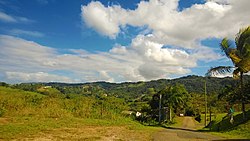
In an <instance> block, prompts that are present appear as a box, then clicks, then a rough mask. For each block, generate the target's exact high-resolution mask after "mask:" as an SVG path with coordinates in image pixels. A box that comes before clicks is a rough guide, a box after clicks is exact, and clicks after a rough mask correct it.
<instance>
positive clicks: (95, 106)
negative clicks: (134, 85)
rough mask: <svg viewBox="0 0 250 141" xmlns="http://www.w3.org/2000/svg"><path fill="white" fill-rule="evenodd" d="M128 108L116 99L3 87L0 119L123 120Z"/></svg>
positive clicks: (0, 88) (0, 89) (1, 89)
mask: <svg viewBox="0 0 250 141" xmlns="http://www.w3.org/2000/svg"><path fill="white" fill-rule="evenodd" d="M125 109H127V106H126V104H125V102H124V101H123V100H121V99H118V98H114V97H104V98H102V99H97V98H94V97H84V96H80V95H70V96H55V95H53V96H49V95H42V94H38V93H33V92H27V91H23V90H18V89H11V88H6V87H0V116H9V117H13V116H36V117H42V118H46V117H47V118H62V117H79V118H92V119H113V120H116V119H118V118H122V117H121V114H120V113H121V111H123V110H125Z"/></svg>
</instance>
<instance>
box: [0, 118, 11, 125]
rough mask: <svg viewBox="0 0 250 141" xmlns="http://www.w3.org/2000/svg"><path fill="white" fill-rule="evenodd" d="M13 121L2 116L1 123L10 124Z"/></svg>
mask: <svg viewBox="0 0 250 141" xmlns="http://www.w3.org/2000/svg"><path fill="white" fill-rule="evenodd" d="M10 121H11V119H9V118H0V125H5V124H8V123H9V122H10Z"/></svg>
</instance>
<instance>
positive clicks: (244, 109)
mask: <svg viewBox="0 0 250 141" xmlns="http://www.w3.org/2000/svg"><path fill="white" fill-rule="evenodd" d="M243 85H244V82H243V72H240V87H241V88H240V89H241V92H240V95H241V110H242V115H243V120H245V118H246V108H245V101H244V96H243V95H244V94H243Z"/></svg>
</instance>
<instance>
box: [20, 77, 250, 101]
mask: <svg viewBox="0 0 250 141" xmlns="http://www.w3.org/2000/svg"><path fill="white" fill-rule="evenodd" d="M205 80H206V84H207V92H208V94H209V93H219V92H220V91H221V90H222V89H223V88H224V87H225V86H227V85H236V84H237V83H238V81H237V80H234V79H233V78H230V77H226V78H215V77H211V78H205V77H202V76H195V75H190V76H185V77H181V78H177V79H160V80H152V81H148V82H142V81H140V82H124V83H109V82H93V83H77V84H68V83H56V82H51V83H23V84H20V85H28V86H27V87H28V88H29V89H30V87H31V85H33V86H35V85H44V86H52V87H55V88H57V89H58V90H60V91H61V92H62V93H64V94H67V93H71V92H73V93H75V94H86V93H88V92H90V91H91V92H93V91H94V92H95V94H96V93H108V94H109V95H113V96H116V97H120V98H126V99H135V98H138V97H141V96H142V95H147V94H150V93H156V92H158V91H160V90H161V89H163V88H165V87H166V86H167V85H173V84H176V83H179V84H183V85H184V86H185V87H186V89H187V91H188V92H189V93H198V94H202V93H204V82H205ZM244 80H245V81H250V76H244Z"/></svg>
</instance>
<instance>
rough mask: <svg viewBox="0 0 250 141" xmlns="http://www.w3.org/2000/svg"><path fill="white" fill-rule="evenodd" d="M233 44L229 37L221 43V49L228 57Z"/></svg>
mask: <svg viewBox="0 0 250 141" xmlns="http://www.w3.org/2000/svg"><path fill="white" fill-rule="evenodd" d="M231 45H232V44H231V43H230V41H229V40H228V39H227V38H224V39H222V41H221V43H220V48H221V51H223V52H224V53H225V54H226V56H227V57H229V53H230V49H231V48H232V47H231Z"/></svg>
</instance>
